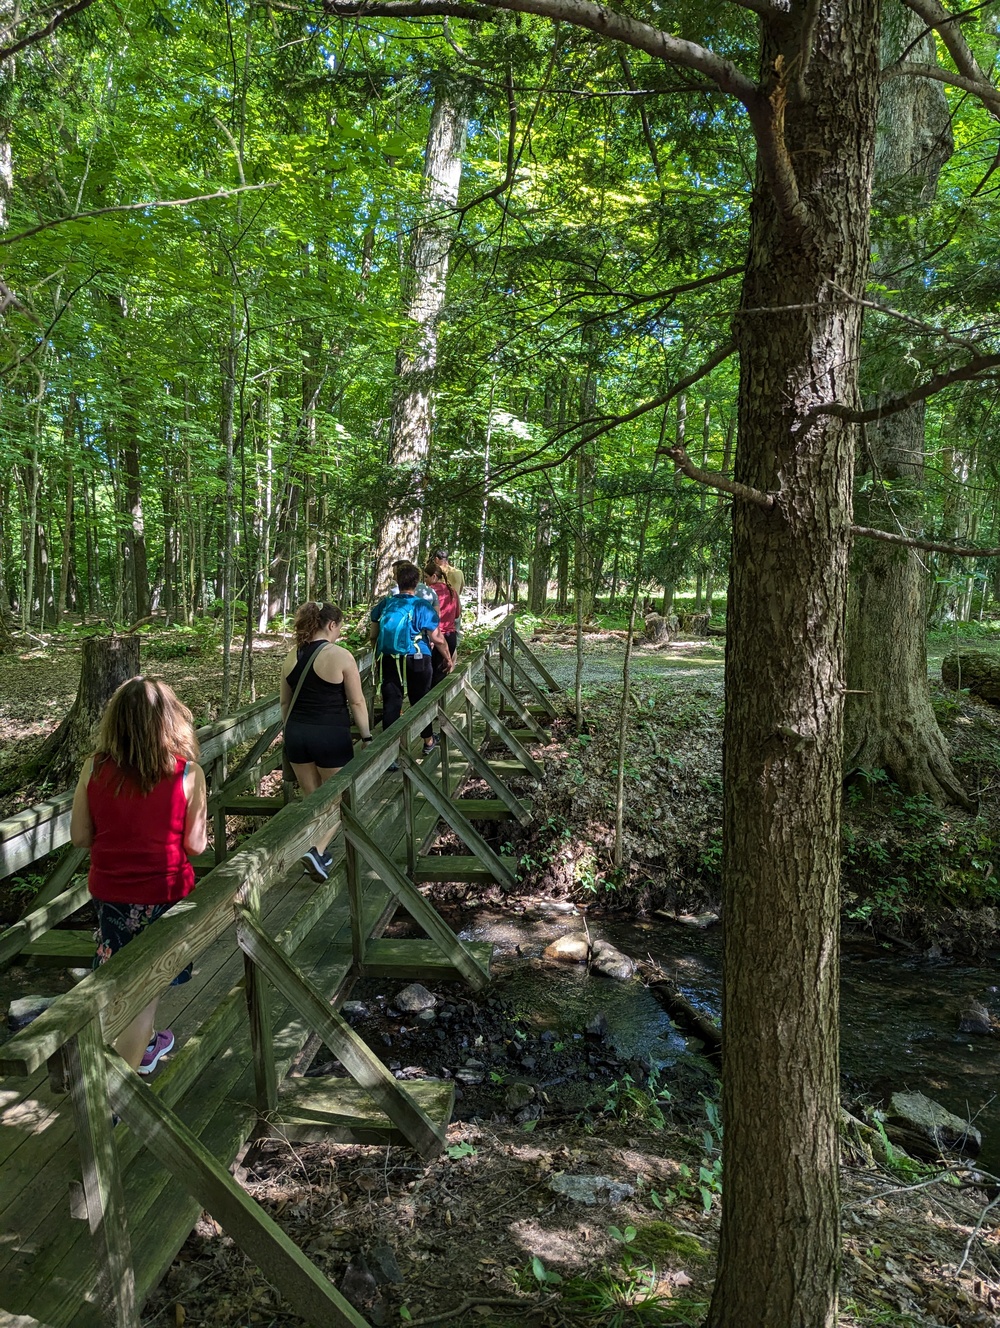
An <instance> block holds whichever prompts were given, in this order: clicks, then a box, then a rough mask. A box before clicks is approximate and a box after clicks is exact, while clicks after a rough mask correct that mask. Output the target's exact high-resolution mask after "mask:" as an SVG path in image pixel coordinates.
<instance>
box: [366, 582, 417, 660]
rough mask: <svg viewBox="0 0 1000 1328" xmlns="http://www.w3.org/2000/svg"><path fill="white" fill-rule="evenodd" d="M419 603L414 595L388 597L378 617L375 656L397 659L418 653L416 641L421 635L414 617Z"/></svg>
mask: <svg viewBox="0 0 1000 1328" xmlns="http://www.w3.org/2000/svg"><path fill="white" fill-rule="evenodd" d="M419 603H420V601H419V600H418V599H417V598H416V596H415V595H390V596H389V598H388V599H387V600H386V602H385V604H384V605H383V608H382V612H381V614H380V615H379V620H378V639H377V640H376V642H375V653H376V655H393V656H395V657H397V658H398V657H399V656H402V655H415V654H417V653H418V652H417V641H418V640H419V638H420V635H421V634H420V632H419V631H418V630H417V628H416V625H415V623H414V617H415V615H416V609H417V605H418V604H419Z"/></svg>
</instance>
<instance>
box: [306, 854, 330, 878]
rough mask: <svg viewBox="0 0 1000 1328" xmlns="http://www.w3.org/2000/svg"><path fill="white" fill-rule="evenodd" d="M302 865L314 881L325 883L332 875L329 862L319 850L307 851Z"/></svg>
mask: <svg viewBox="0 0 1000 1328" xmlns="http://www.w3.org/2000/svg"><path fill="white" fill-rule="evenodd" d="M302 865H303V867H305V869H306V871H307V872H308V873H309V875H310V876H311V877H312V878H313V880H314V881H325V880H326V879H327V878H328V877H329V875H330V868H329V865H328V864H327V860H326V858H325V856H324V854H322V853H321V852H320V851H319V849H318V848H309V849H306V851H305V853H303V854H302Z"/></svg>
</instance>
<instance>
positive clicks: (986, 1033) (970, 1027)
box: [958, 1001, 993, 1037]
mask: <svg viewBox="0 0 1000 1328" xmlns="http://www.w3.org/2000/svg"><path fill="white" fill-rule="evenodd" d="M958 1031H959V1032H960V1033H975V1034H976V1035H977V1036H979V1037H990V1036H991V1034H992V1033H993V1020H992V1019H991V1018H990V1012H989V1010H987V1008H986V1006H985V1005H982V1004H981V1003H980V1002H979V1001H969V1002H968V1004H967V1005H966V1006H965V1008H964V1009H963V1010H962V1012H961V1013H960V1014H959V1016H958Z"/></svg>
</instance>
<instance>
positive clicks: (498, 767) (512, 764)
mask: <svg viewBox="0 0 1000 1328" xmlns="http://www.w3.org/2000/svg"><path fill="white" fill-rule="evenodd" d="M486 764H487V765H488V766H489V767H490V769H491V770H493V771H495V773H496V774H498V775H500V776H501V778H502V777H503V776H505V775H506V776H507V777H508V778H509V777H510V776H511V775H513V776H515V777H516V776H517V775H526V774H527V773H528V771H527V770H525V768H524V766H523V765H522V764H521V762H520V761H515V760H506V759H504V758H503V757H499V758H498V757H495V756H488V757H487V758H486ZM535 764H536V765H537V766H538V768H539V770H541V771H543V772H544V770H545V763H544V762H543V761H536V762H535Z"/></svg>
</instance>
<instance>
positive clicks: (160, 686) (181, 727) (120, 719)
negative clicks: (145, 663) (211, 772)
mask: <svg viewBox="0 0 1000 1328" xmlns="http://www.w3.org/2000/svg"><path fill="white" fill-rule="evenodd" d="M179 756H183V757H184V759H185V760H187V761H194V760H197V758H198V739H197V737H196V736H195V731H194V720H193V718H192V715H191V711H190V710H189V709H188V708H187V706H186V705H185V704H184V703H183V701H180V700H178V698H177V694H176V693H175V692H174V689H173V688H172V687H171V686H169V685H168V684H167V683H165V682H162V681H161V680H160V679H158V678H129V680H128V682H123V683H122V685H121V686H120V687H119V688H118V690H117V691H116V692H115V694H114V696H112V698H111V700H110V701H109V702H108V706H107V709H106V710H105V712H104V714H103V715H102V717H101V726H100V728H99V730H98V734H97V751H96V753H95V756H94V765H95V766H97V765H98V764H99V763H100V761H101V760H102V759H106V760H111V761H114V763H115V765H116V766H117V767H118V769H119V770H121V771H122V773H123V774H126V775H128V776H129V778H130V779H132V780H133V781H134V782H135V783H136V784H137V785H138V786H139V788H140V789H141V791H142V792H143V793H149V792H151V791H152V789H154V788H155V787H156V785H157V784H158V783H159V782H160V780H161V779H163V778H164V777H165V776H166V775H172V774H173V772H174V766H175V764H176V762H177V758H178V757H179Z"/></svg>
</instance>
